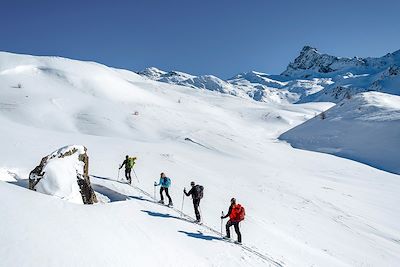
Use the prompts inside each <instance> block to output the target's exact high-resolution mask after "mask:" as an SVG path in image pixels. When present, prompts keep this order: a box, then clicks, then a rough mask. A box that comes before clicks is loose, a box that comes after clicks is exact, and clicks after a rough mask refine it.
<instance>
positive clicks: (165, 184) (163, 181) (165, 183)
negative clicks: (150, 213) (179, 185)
mask: <svg viewBox="0 0 400 267" xmlns="http://www.w3.org/2000/svg"><path fill="white" fill-rule="evenodd" d="M159 185H160V186H161V188H160V197H161V200H160V201H159V203H161V204H164V196H163V191H165V194H166V195H167V197H168V200H169V202H168V206H173V203H172V199H171V196H170V195H169V193H168V188H169V186H170V185H171V179H170V178H168V177H167V176H165V174H164V173H163V172H162V173H161V174H160V181H159V182H158V184H157V183H156V182H154V186H159Z"/></svg>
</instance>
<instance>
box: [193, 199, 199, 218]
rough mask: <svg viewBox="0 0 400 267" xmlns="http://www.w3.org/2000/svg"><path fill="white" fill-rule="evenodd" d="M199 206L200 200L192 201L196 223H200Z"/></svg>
mask: <svg viewBox="0 0 400 267" xmlns="http://www.w3.org/2000/svg"><path fill="white" fill-rule="evenodd" d="M199 206H200V198H199V199H193V207H194V214H196V220H198V221H200V212H199Z"/></svg>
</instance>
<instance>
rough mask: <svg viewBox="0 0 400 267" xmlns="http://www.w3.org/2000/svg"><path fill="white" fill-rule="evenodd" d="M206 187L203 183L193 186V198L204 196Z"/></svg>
mask: <svg viewBox="0 0 400 267" xmlns="http://www.w3.org/2000/svg"><path fill="white" fill-rule="evenodd" d="M203 192H204V187H203V186H202V185H195V186H194V187H193V199H202V198H203Z"/></svg>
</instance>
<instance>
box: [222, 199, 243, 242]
mask: <svg viewBox="0 0 400 267" xmlns="http://www.w3.org/2000/svg"><path fill="white" fill-rule="evenodd" d="M244 215H245V211H244V208H243V207H242V206H241V205H240V204H236V199H235V198H232V199H231V205H230V206H229V210H228V214H226V215H225V216H221V219H225V218H227V217H229V221H228V222H227V223H226V238H231V233H230V230H229V228H230V227H231V226H232V225H233V227H234V228H235V232H236V234H237V237H238V240H237V242H238V243H240V244H241V243H242V234H241V233H240V229H239V223H240V222H241V221H242V220H243V219H244Z"/></svg>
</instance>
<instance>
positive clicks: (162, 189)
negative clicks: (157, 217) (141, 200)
mask: <svg viewBox="0 0 400 267" xmlns="http://www.w3.org/2000/svg"><path fill="white" fill-rule="evenodd" d="M163 191H165V194H166V195H167V198H168V201H169V203H172V199H171V197H170V195H169V193H168V188H167V187H162V186H161V188H160V197H161V201H163V202H164V196H163Z"/></svg>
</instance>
